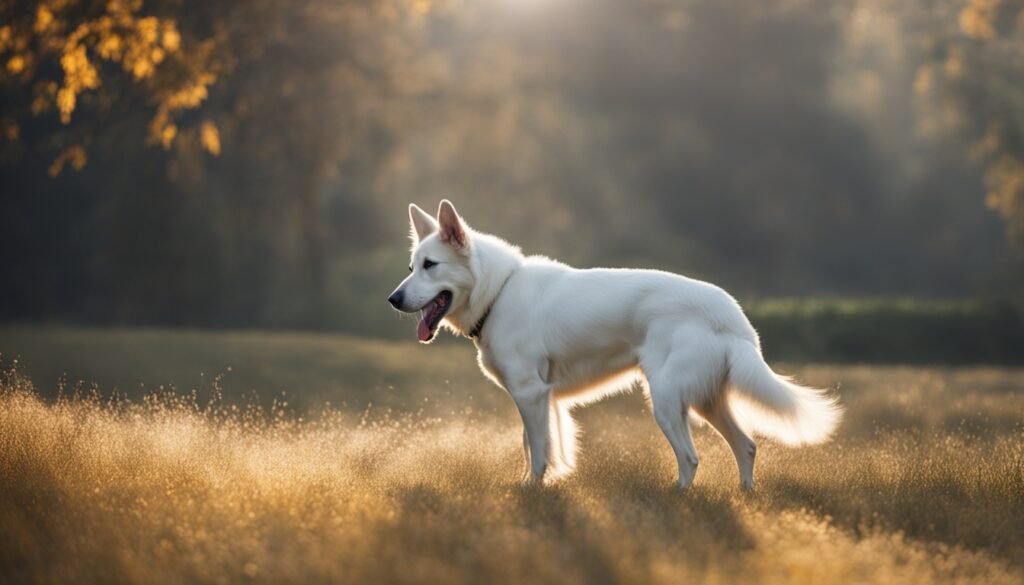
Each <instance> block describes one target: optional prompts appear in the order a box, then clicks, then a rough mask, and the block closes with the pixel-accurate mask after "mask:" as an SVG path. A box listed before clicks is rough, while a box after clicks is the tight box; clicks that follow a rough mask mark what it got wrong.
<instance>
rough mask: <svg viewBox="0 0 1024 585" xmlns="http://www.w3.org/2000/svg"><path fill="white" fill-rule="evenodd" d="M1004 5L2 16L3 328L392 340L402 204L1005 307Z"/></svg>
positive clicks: (367, 4) (601, 260)
mask: <svg viewBox="0 0 1024 585" xmlns="http://www.w3.org/2000/svg"><path fill="white" fill-rule="evenodd" d="M1022 79H1024V5H1022V3H1021V2H1019V0H970V1H964V0H958V1H953V0H937V1H936V0H841V1H839V2H832V3H820V2H813V1H811V0H791V1H787V2H761V1H760V0H685V1H666V0H637V1H633V2H619V1H617V0H590V1H583V0H531V1H529V2H527V1H523V0H488V1H485V2H477V3H469V2H459V1H457V0H447V1H443V2H432V1H430V0H250V1H247V2H229V1H227V0H205V1H204V2H187V1H185V0H103V1H100V0H33V1H26V0H17V1H13V0H0V96H2V98H0V99H2V101H0V185H2V191H3V195H2V196H0V283H2V287H0V319H5V320H62V321H87V322H102V323H161V324H176V325H196V326H269V327H312V328H339V329H346V330H350V331H359V332H370V331H377V332H384V333H392V332H394V331H396V330H399V331H402V332H404V328H403V327H402V324H401V323H396V320H395V319H393V318H391V317H389V315H388V312H389V309H388V308H387V307H386V304H385V303H384V302H383V299H384V297H385V296H386V293H387V292H388V291H389V290H390V287H391V286H392V285H393V284H394V283H395V282H397V281H398V280H399V279H400V278H401V277H402V276H403V272H404V267H405V265H406V259H405V255H406V253H407V252H406V242H405V241H404V238H405V233H406V230H407V227H406V225H405V222H406V218H405V206H406V204H407V203H408V202H409V201H416V202H418V203H420V204H421V205H433V204H436V201H437V200H438V199H440V198H441V197H449V198H452V199H453V200H454V201H455V202H456V204H457V205H458V206H459V207H460V210H461V211H463V213H464V214H465V215H466V216H467V217H468V219H469V221H470V222H471V223H472V224H473V225H475V226H476V227H479V228H481V229H485V230H489V231H494V232H497V233H499V234H501V235H504V236H506V237H508V238H509V239H511V240H514V241H516V242H518V243H521V244H523V246H524V249H525V251H527V252H543V253H549V254H551V255H553V256H556V257H559V258H561V259H564V260H566V261H569V262H573V263H578V264H583V265H628V266H656V267H661V268H665V269H670V270H674V271H679V272H685V273H688V274H691V275H694V276H697V277H704V278H708V279H711V280H714V281H715V282H718V283H720V284H723V285H725V286H727V287H728V288H730V289H731V290H733V291H734V292H736V293H737V294H739V295H741V296H778V295H787V296H792V295H846V296H861V295H916V296H930V297H950V296H969V295H971V296H976V295H990V296H1011V297H1014V298H1016V296H1019V295H1020V294H1021V290H1024V283H1022V282H1021V280H1022V277H1021V274H1022V272H1024V261H1022V259H1021V258H1022V252H1021V245H1020V244H1021V243H1022V242H1024V84H1022V82H1021V80H1022Z"/></svg>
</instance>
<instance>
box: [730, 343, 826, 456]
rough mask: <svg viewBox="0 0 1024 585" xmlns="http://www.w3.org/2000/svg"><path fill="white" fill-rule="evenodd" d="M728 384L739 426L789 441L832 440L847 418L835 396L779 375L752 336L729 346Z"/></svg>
mask: <svg viewBox="0 0 1024 585" xmlns="http://www.w3.org/2000/svg"><path fill="white" fill-rule="evenodd" d="M729 385H730V392H729V406H730V408H731V409H732V411H733V413H734V415H735V417H736V419H737V422H739V424H740V426H742V427H744V430H746V431H753V432H756V433H760V434H763V435H767V436H770V437H775V438H776V439H778V440H780V441H782V442H783V443H786V444H788V445H801V444H810V443H821V442H824V441H826V440H828V439H829V437H831V436H832V433H833V432H834V431H835V429H836V426H838V425H839V421H840V420H841V419H842V417H843V408H842V406H840V405H839V400H838V398H837V397H836V396H832V395H829V394H828V393H827V392H826V391H825V390H820V389H818V388H808V387H806V386H800V385H799V384H796V383H794V382H793V381H792V380H790V379H789V378H787V377H785V376H780V375H779V374H776V373H775V372H773V371H772V369H771V368H770V367H768V364H766V363H765V361H764V358H763V357H761V352H760V351H759V350H758V349H757V347H756V346H755V345H754V344H753V343H751V342H749V341H737V342H736V343H734V344H733V345H732V347H730V349H729Z"/></svg>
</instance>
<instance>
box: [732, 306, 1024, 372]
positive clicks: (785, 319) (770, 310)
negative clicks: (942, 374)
mask: <svg viewBox="0 0 1024 585" xmlns="http://www.w3.org/2000/svg"><path fill="white" fill-rule="evenodd" d="M746 309H747V312H748V314H749V316H750V318H751V321H753V323H754V327H756V328H757V330H758V332H759V333H760V335H761V343H762V346H763V347H764V351H765V355H766V356H767V357H768V358H769V359H775V360H784V361H796V362H821V361H824V362H866V363H912V364H979V363H981V364H984V363H987V364H1015V365H1021V364H1024V319H1022V317H1021V314H1020V312H1019V311H1018V310H1017V309H1015V308H1014V307H1012V306H1010V305H1008V304H1002V303H984V302H950V301H946V302H941V301H939V302H935V301H933V302H927V301H914V300H909V299H906V300H899V299H872V300H857V301H843V300H827V299H821V300H808V299H803V300H790V301H782V300H774V301H762V302H755V303H752V304H749V305H748V306H747V307H746Z"/></svg>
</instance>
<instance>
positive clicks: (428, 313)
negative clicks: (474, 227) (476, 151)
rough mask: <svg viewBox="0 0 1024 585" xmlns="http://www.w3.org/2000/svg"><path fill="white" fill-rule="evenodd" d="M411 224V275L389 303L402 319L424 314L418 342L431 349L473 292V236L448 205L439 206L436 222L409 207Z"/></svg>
mask: <svg viewBox="0 0 1024 585" xmlns="http://www.w3.org/2000/svg"><path fill="white" fill-rule="evenodd" d="M409 222H410V223H411V224H412V229H411V237H412V241H413V247H412V261H411V262H410V263H409V271H410V272H411V274H410V275H409V276H408V277H406V279H405V280H403V281H402V283H401V284H400V285H398V288H396V289H395V292H393V293H391V296H390V297H388V302H389V303H391V305H392V306H393V307H395V308H396V309H398V310H399V311H402V312H404V313H413V312H416V311H420V312H421V319H420V323H419V326H418V327H417V329H416V337H418V338H419V340H420V341H421V342H423V343H429V342H430V341H432V340H433V339H434V335H436V334H437V328H438V326H440V325H441V322H442V321H443V320H444V319H445V318H446V317H448V316H451V315H454V314H457V313H458V312H459V311H461V310H462V308H463V307H464V306H465V304H466V302H467V301H468V299H469V294H470V292H471V291H472V289H473V283H474V277H473V272H472V271H471V270H470V265H469V262H470V254H471V252H472V245H473V243H472V241H471V237H472V235H471V231H470V229H469V227H468V226H467V225H466V224H465V222H463V221H462V218H461V217H459V214H458V213H457V212H456V211H455V207H454V206H453V205H452V204H451V202H450V201H448V200H447V199H445V200H444V201H441V205H440V207H438V210H437V219H434V218H433V217H430V215H429V214H427V213H426V212H425V211H423V210H422V209H420V208H419V207H417V206H416V205H415V204H412V205H409Z"/></svg>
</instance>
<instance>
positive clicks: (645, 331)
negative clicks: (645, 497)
mask: <svg viewBox="0 0 1024 585" xmlns="http://www.w3.org/2000/svg"><path fill="white" fill-rule="evenodd" d="M410 217H411V220H412V224H413V244H414V245H413V253H412V266H413V268H414V270H413V273H412V274H411V275H410V276H409V277H408V278H407V279H406V280H405V281H403V282H402V284H401V285H400V286H399V288H398V289H396V292H398V291H403V292H404V295H405V302H404V303H403V305H402V306H400V307H399V308H400V309H401V310H403V311H408V312H412V311H415V310H418V309H420V308H422V307H423V306H425V305H427V304H428V303H429V302H430V301H431V299H433V298H434V297H435V296H437V295H438V294H439V293H440V292H441V291H443V290H448V291H450V292H451V293H452V295H453V296H452V302H451V308H450V311H449V313H448V314H447V315H446V317H445V319H444V321H443V322H442V324H443V325H444V326H445V327H447V328H448V329H449V330H451V331H452V332H454V333H456V334H460V335H466V334H468V333H469V332H470V331H471V330H472V329H473V327H474V326H475V325H476V324H477V322H478V321H479V320H480V319H481V317H483V316H484V314H485V313H487V311H488V310H490V313H488V317H487V320H486V322H485V324H484V327H483V329H482V334H481V336H480V338H479V339H475V340H474V341H475V343H476V346H477V349H478V351H479V355H478V360H479V363H480V367H481V369H482V370H483V372H484V373H485V374H486V375H487V376H488V377H489V378H490V379H491V380H493V381H494V382H495V383H496V384H498V385H499V386H501V387H502V388H505V389H506V390H507V391H508V392H509V394H511V396H512V398H513V400H514V401H515V403H516V406H517V407H518V409H519V412H520V414H521V415H522V418H523V423H524V428H525V433H524V449H525V451H526V454H527V460H528V463H529V481H534V482H540V481H543V480H544V478H545V476H547V477H558V476H561V475H564V474H565V473H568V472H569V471H571V470H572V468H573V466H574V465H575V462H576V433H577V431H576V425H575V423H574V421H573V418H572V412H571V409H572V407H573V406H576V405H579V404H584V403H587V402H591V401H593V400H597V399H599V398H601V397H603V396H606V395H608V394H609V393H613V392H616V391H621V390H625V389H627V388H629V386H630V385H631V384H632V383H633V382H635V381H638V380H639V381H641V382H642V383H643V384H644V385H645V387H646V389H647V391H648V392H649V396H650V401H651V406H652V410H653V411H654V417H655V419H656V420H657V423H658V425H659V426H660V427H661V429H662V431H663V432H664V433H665V436H666V437H667V438H668V440H669V442H670V443H671V445H672V448H673V450H674V452H675V455H676V459H677V462H678V465H679V485H680V486H681V487H683V488H685V487H687V486H689V485H690V483H691V482H692V481H693V477H694V474H695V473H696V470H697V462H698V458H697V452H696V451H695V450H694V447H693V441H692V439H691V436H690V430H689V418H690V415H692V414H696V415H699V417H700V418H703V419H704V420H707V421H708V422H709V423H710V424H711V425H712V426H713V427H714V428H715V429H716V430H717V431H718V432H719V433H720V434H721V435H722V436H723V437H724V438H725V439H726V441H728V443H729V445H730V447H731V448H732V451H733V454H734V455H735V456H736V462H737V465H738V467H739V472H740V483H741V485H742V487H744V488H746V489H750V488H752V487H753V481H754V480H753V466H754V455H755V450H756V449H755V446H754V442H753V440H751V438H750V434H751V433H758V434H763V435H767V436H771V437H775V438H777V439H779V440H781V441H782V442H784V443H787V444H794V445H795V444H803V443H817V442H821V441H825V440H827V439H828V438H829V436H830V435H831V434H832V432H833V431H834V430H835V428H836V426H837V425H838V423H839V420H840V418H841V417H842V409H841V408H840V406H839V405H838V403H837V401H836V399H835V398H834V397H831V396H829V395H827V394H826V393H825V392H824V391H822V390H818V389H814V388H808V387H805V386H800V385H798V384H796V383H794V382H792V381H791V380H789V379H788V378H785V377H782V376H780V375H778V374H776V373H775V372H773V371H772V370H771V368H770V367H769V366H768V365H767V364H766V363H765V361H764V359H763V358H762V357H761V349H760V343H759V340H758V337H757V332H756V331H754V328H753V327H752V326H751V324H750V322H749V321H748V320H747V318H746V316H745V315H744V314H743V311H742V310H741V309H740V306H739V305H738V304H737V303H736V301H735V300H734V299H733V298H732V297H731V296H729V295H728V294H727V293H726V292H725V291H723V290H722V289H720V288H718V287H716V286H713V285H711V284H708V283H706V282H701V281H698V280H693V279H690V278H686V277H683V276H678V275H675V274H670V273H667V272H660V271H655V270H621V269H607V268H598V269H589V270H580V269H576V268H572V267H569V266H566V265H564V264H561V263H559V262H556V261H554V260H550V259H548V258H545V257H540V256H530V257H524V256H523V255H522V253H521V252H520V251H519V248H516V247H514V246H512V245H510V244H508V243H506V242H505V241H503V240H500V239H498V238H496V237H494V236H491V235H487V234H483V233H478V232H475V231H473V230H472V229H470V228H469V226H468V225H466V223H465V222H464V221H463V220H462V219H461V218H460V217H459V216H458V214H457V213H456V212H455V208H454V207H453V206H452V205H451V204H450V203H449V202H448V201H443V202H442V203H441V207H440V209H439V212H438V218H437V220H434V219H433V218H431V217H430V216H429V215H427V214H426V213H425V212H423V211H422V210H420V209H419V208H418V207H416V206H415V205H412V206H410ZM426 259H429V260H431V261H434V262H439V264H438V265H437V266H433V267H432V268H430V269H426V268H423V266H422V265H423V262H424V260H426Z"/></svg>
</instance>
